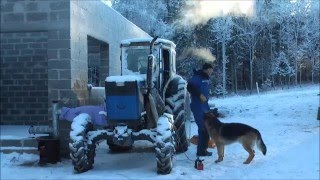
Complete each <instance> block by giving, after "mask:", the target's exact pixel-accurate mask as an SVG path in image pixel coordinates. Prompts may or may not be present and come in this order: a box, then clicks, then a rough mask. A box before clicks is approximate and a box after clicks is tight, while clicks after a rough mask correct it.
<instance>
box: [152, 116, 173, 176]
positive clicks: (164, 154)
mask: <svg viewBox="0 0 320 180" xmlns="http://www.w3.org/2000/svg"><path fill="white" fill-rule="evenodd" d="M170 116H171V117H170ZM172 121H173V120H172V115H170V114H167V115H163V116H161V117H160V118H159V120H158V122H157V137H156V139H157V140H156V149H155V150H156V158H157V172H158V173H159V174H169V173H170V172H171V170H172V157H173V154H174V145H173V136H172V135H173V133H172V132H173V125H172Z"/></svg>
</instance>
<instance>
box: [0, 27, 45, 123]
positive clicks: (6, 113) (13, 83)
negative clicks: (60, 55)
mask: <svg viewBox="0 0 320 180" xmlns="http://www.w3.org/2000/svg"><path fill="white" fill-rule="evenodd" d="M47 41H48V34H47V32H18V33H12V32H8V33H1V43H0V44H1V57H0V58H1V81H0V86H1V123H2V124H25V125H30V124H47V123H48V70H47V69H48V61H47Z"/></svg>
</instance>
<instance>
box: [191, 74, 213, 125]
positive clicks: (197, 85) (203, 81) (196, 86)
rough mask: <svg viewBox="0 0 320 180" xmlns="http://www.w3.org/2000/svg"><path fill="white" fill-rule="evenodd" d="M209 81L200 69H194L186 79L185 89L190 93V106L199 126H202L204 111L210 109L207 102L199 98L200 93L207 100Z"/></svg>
mask: <svg viewBox="0 0 320 180" xmlns="http://www.w3.org/2000/svg"><path fill="white" fill-rule="evenodd" d="M209 82H210V77H209V76H208V75H207V74H206V73H204V72H203V71H202V70H199V71H194V75H193V76H192V78H191V79H190V80H189V81H188V86H187V89H188V91H189V92H190V94H191V104H190V108H191V111H192V113H193V115H194V118H195V121H196V123H197V125H198V127H199V128H200V127H204V120H203V118H204V113H205V112H207V111H208V110H209V109H210V108H209V105H208V102H201V100H200V94H203V95H204V96H205V97H206V98H207V100H209Z"/></svg>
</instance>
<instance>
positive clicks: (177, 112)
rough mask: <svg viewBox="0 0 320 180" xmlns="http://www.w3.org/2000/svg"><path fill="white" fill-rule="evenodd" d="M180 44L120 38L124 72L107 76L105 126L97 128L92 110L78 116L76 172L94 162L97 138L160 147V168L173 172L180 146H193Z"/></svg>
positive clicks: (125, 146) (114, 146) (119, 146)
mask: <svg viewBox="0 0 320 180" xmlns="http://www.w3.org/2000/svg"><path fill="white" fill-rule="evenodd" d="M175 55H176V52H175V44H174V43H173V42H171V41H169V40H165V39H158V38H153V39H152V38H144V39H129V40H124V41H122V42H121V76H109V77H107V78H106V80H105V95H106V99H105V103H106V109H107V116H106V117H107V123H108V126H107V128H106V129H99V130H97V129H96V130H95V129H94V128H93V127H94V126H93V124H92V121H91V119H90V116H89V115H86V114H81V116H80V115H79V116H78V117H76V118H75V119H74V120H73V123H72V129H71V132H70V139H71V142H70V144H69V147H70V157H71V159H72V162H73V165H74V169H75V171H77V172H85V171H87V170H89V169H91V168H93V163H94V157H95V148H96V143H97V142H100V141H102V140H107V144H108V146H109V149H110V150H111V151H126V150H130V149H131V148H132V146H133V143H134V141H136V140H148V141H150V142H152V143H153V145H154V147H155V156H156V159H157V163H156V164H157V172H158V173H159V174H168V173H170V172H171V170H172V158H173V155H174V154H175V153H176V152H185V151H186V150H187V149H188V140H187V137H186V128H185V122H186V118H187V117H188V112H189V110H188V107H189V104H188V102H189V99H188V98H189V95H188V93H187V90H186V85H187V83H186V81H185V80H184V79H183V78H182V77H181V76H179V75H177V74H176V59H175Z"/></svg>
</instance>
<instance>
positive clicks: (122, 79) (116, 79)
mask: <svg viewBox="0 0 320 180" xmlns="http://www.w3.org/2000/svg"><path fill="white" fill-rule="evenodd" d="M144 77H145V75H144V76H143V75H142V76H139V75H123V76H108V77H107V78H106V82H117V83H124V82H132V81H138V82H140V81H144V80H145V78H144Z"/></svg>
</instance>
